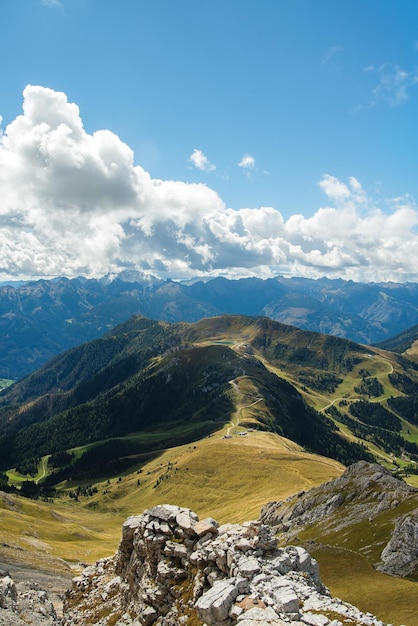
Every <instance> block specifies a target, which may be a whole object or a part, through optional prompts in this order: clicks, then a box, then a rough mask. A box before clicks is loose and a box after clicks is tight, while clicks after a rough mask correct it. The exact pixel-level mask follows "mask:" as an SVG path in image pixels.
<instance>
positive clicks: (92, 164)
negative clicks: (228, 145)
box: [0, 86, 418, 281]
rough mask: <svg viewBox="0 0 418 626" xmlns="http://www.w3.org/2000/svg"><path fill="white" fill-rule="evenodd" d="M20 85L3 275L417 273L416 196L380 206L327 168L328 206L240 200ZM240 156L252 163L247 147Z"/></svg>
mask: <svg viewBox="0 0 418 626" xmlns="http://www.w3.org/2000/svg"><path fill="white" fill-rule="evenodd" d="M23 96H24V102H23V113H22V115H19V116H18V117H17V118H16V119H15V120H13V121H12V122H11V123H10V124H9V125H8V126H7V127H6V128H5V129H4V131H3V134H2V135H0V188H1V194H0V268H1V272H0V279H6V278H11V277H14V278H35V277H41V276H54V275H66V276H70V277H71V276H76V275H79V274H84V275H87V276H100V275H103V274H106V273H108V272H115V271H118V270H121V269H123V268H133V267H136V268H138V269H142V270H145V271H149V272H151V273H154V274H158V275H160V276H163V277H165V276H168V277H171V278H187V277H190V276H198V275H208V274H211V275H215V274H222V275H229V276H231V277H239V276H248V275H256V276H264V277H266V276H271V275H275V274H279V273H284V274H287V275H299V276H310V277H319V276H323V275H325V276H329V277H333V276H341V277H343V278H351V279H353V280H365V281H367V280H385V281H386V280H395V281H396V280H398V281H404V280H417V278H418V235H417V232H416V231H417V227H418V210H417V207H416V205H415V202H414V200H413V198H410V197H404V198H402V197H400V198H395V199H393V200H392V202H391V203H390V204H389V205H388V206H385V207H384V209H385V210H383V209H382V208H381V207H378V206H376V204H375V202H374V201H372V200H371V199H370V198H369V197H368V195H367V193H366V191H365V190H364V189H363V187H362V185H361V184H360V182H359V181H358V180H357V179H356V178H354V177H350V178H349V179H348V181H346V182H344V181H341V180H339V179H338V178H336V177H334V176H331V175H329V174H326V175H324V176H323V178H322V180H321V181H320V182H319V185H320V187H321V189H322V190H323V192H324V194H325V196H326V203H325V204H326V206H324V207H322V208H318V210H317V211H316V212H315V214H314V215H312V216H311V217H309V218H307V217H304V216H303V215H293V216H292V217H290V218H289V219H288V220H287V221H285V220H284V219H283V216H282V215H281V213H280V212H279V211H277V210H276V209H274V208H273V207H260V208H254V209H249V208H242V209H239V210H233V209H230V208H228V207H227V206H226V205H225V203H224V202H223V201H222V199H221V198H220V197H219V195H218V194H217V193H216V192H215V191H214V190H213V189H210V188H209V187H207V186H206V185H202V184H188V183H185V182H181V181H166V180H156V179H152V178H151V176H150V174H149V173H148V172H146V171H145V170H144V169H143V168H141V167H140V166H135V165H134V158H133V152H132V150H131V149H130V148H129V146H127V145H126V144H125V143H123V142H122V141H121V140H120V139H119V138H118V137H117V136H116V135H115V134H114V133H112V132H110V131H108V130H99V131H96V132H94V133H92V134H89V133H87V132H86V131H85V129H84V127H83V123H82V120H81V117H80V112H79V109H78V107H77V106H76V105H75V104H72V103H69V102H68V100H67V97H66V96H65V94H63V93H59V92H55V91H53V90H51V89H46V88H44V87H37V86H28V87H26V89H25V90H24V93H23ZM195 152H196V151H195ZM203 156H204V155H203ZM244 159H246V160H244ZM241 163H242V165H241V167H244V169H245V168H249V169H250V171H251V168H252V167H254V166H255V162H254V159H253V158H252V157H250V155H246V157H244V158H243V160H242V161H241Z"/></svg>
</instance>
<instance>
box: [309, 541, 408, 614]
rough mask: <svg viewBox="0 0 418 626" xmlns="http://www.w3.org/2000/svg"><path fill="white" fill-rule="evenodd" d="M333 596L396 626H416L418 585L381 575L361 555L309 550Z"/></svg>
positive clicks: (338, 549)
mask: <svg viewBox="0 0 418 626" xmlns="http://www.w3.org/2000/svg"><path fill="white" fill-rule="evenodd" d="M309 550H310V552H311V554H312V555H313V556H314V557H315V558H316V559H317V560H318V562H319V566H320V574H321V578H322V581H323V582H324V584H325V585H326V586H327V587H328V588H329V590H330V591H331V593H332V595H333V596H337V597H339V598H342V599H343V600H345V601H347V602H350V603H351V604H354V605H355V606H357V607H359V608H360V609H361V610H362V611H365V612H367V611H370V612H371V613H373V614H375V615H377V617H378V618H379V619H381V620H382V621H383V622H385V623H388V624H389V623H390V624H393V625H394V626H400V625H401V624H404V625H405V626H416V623H417V617H416V616H417V614H418V595H417V592H416V591H417V587H416V583H413V582H411V581H409V580H404V579H402V578H395V577H394V576H388V575H386V574H383V573H382V572H378V571H376V570H375V569H373V567H372V566H371V565H370V564H369V563H367V561H366V560H365V559H363V558H362V557H361V556H360V555H358V554H356V553H354V552H352V551H350V550H344V549H340V548H334V547H329V546H322V547H315V548H312V546H310V547H309Z"/></svg>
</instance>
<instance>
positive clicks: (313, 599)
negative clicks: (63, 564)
mask: <svg viewBox="0 0 418 626" xmlns="http://www.w3.org/2000/svg"><path fill="white" fill-rule="evenodd" d="M329 612H332V613H333V614H334V615H335V616H341V622H338V621H334V622H331V621H330V620H329V619H328V618H327V617H326V614H327V613H328V614H329ZM315 620H316V621H315ZM321 620H322V621H321ZM289 622H291V623H293V624H294V625H295V626H306V625H309V626H337V625H338V624H339V623H350V624H352V625H353V626H354V625H362V626H383V624H382V622H380V621H379V620H377V619H376V618H375V617H373V616H369V615H368V614H367V615H365V614H364V613H362V612H361V611H359V610H358V609H356V608H355V607H353V606H351V605H349V604H346V603H344V602H342V601H341V600H338V599H333V598H331V596H330V594H329V592H328V590H327V589H326V588H325V587H324V586H323V584H322V582H321V580H320V577H319V572H318V565H317V563H316V561H315V560H314V559H312V557H311V556H310V555H309V554H308V552H307V551H306V550H304V549H303V548H300V547H296V546H287V547H285V548H278V547H277V543H276V540H275V538H274V536H273V534H272V532H271V529H270V528H269V527H267V526H265V525H264V524H263V523H262V522H261V521H260V520H258V521H254V522H247V523H245V524H244V525H242V526H241V525H239V524H224V525H222V526H219V524H218V523H217V522H216V521H215V520H213V519H212V518H208V519H206V520H202V521H201V522H199V520H198V518H197V516H196V514H195V513H193V512H192V511H190V510H188V509H183V508H181V507H176V506H172V505H161V506H158V507H153V508H152V509H149V510H148V511H145V512H144V513H143V515H140V516H135V517H131V518H129V519H128V520H127V521H126V522H125V524H124V525H123V530H122V539H121V543H120V546H119V550H118V552H117V554H116V555H114V556H113V557H110V558H108V559H102V560H100V561H98V562H97V563H96V565H95V566H94V567H89V568H86V569H85V570H84V571H83V573H82V575H81V576H79V577H77V578H75V579H74V580H73V584H72V588H71V589H70V590H69V591H68V592H67V594H66V599H65V602H64V614H63V621H62V624H63V626H76V625H81V624H96V625H97V626H108V625H109V624H112V626H127V625H131V626H139V625H141V626H152V625H155V626H178V625H181V624H188V623H193V624H202V625H203V624H206V626H235V625H238V626H273V625H274V626H280V625H283V626H284V625H285V624H289Z"/></svg>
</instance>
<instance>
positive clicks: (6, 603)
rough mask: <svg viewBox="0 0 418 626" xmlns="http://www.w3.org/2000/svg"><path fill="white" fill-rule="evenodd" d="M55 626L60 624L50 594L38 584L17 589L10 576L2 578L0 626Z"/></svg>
mask: <svg viewBox="0 0 418 626" xmlns="http://www.w3.org/2000/svg"><path fill="white" fill-rule="evenodd" d="M28 624H31V625H32V626H54V625H58V624H60V620H59V618H58V617H57V614H56V611H55V608H54V606H53V604H52V602H51V601H50V600H49V597H48V593H47V592H46V591H45V589H42V588H41V587H40V586H39V585H38V584H37V583H24V584H22V585H21V586H20V587H19V590H18V589H17V586H16V585H15V583H14V581H13V580H12V579H11V578H10V576H4V577H3V578H0V626H27V625H28Z"/></svg>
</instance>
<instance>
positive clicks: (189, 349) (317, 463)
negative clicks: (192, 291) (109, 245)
mask: <svg viewBox="0 0 418 626" xmlns="http://www.w3.org/2000/svg"><path fill="white" fill-rule="evenodd" d="M415 342H416V328H414V327H412V328H411V329H410V330H409V331H405V332H403V333H401V334H400V335H399V336H398V338H397V339H396V338H392V339H391V341H390V346H391V350H386V349H384V348H383V347H382V346H381V345H379V346H378V347H376V346H366V345H364V344H358V343H356V342H353V341H352V340H349V339H346V338H342V337H336V336H332V335H326V334H322V333H317V332H312V331H308V330H304V329H300V328H297V327H295V326H291V325H288V324H283V323H281V322H278V321H275V320H272V319H270V318H268V317H265V316H244V315H218V316H216V315H214V316H211V317H207V318H204V319H201V320H199V321H196V322H184V321H182V322H167V321H157V320H153V319H150V318H147V317H144V316H141V315H133V316H132V317H130V318H129V319H128V320H127V321H124V322H123V323H121V324H119V325H117V326H115V327H114V328H112V329H111V330H109V331H107V332H105V333H104V334H103V335H102V336H101V337H99V338H96V339H93V340H90V341H87V342H84V343H82V344H80V345H77V346H75V347H72V348H70V349H69V350H66V351H64V352H61V353H60V354H58V355H56V356H54V357H53V358H52V359H50V360H49V361H48V362H47V363H46V364H44V365H43V366H42V367H40V368H39V369H38V370H36V371H34V372H32V373H30V374H28V375H27V376H26V377H24V378H23V379H21V380H20V381H18V382H16V383H14V384H13V385H11V386H10V387H8V388H7V389H5V390H4V391H3V392H2V393H1V394H0V489H2V491H3V493H2V492H0V516H1V523H2V532H3V539H2V545H1V546H0V559H2V560H3V562H10V561H12V562H16V561H17V562H20V563H21V562H29V563H31V564H32V567H33V563H36V567H37V568H42V569H49V568H51V569H53V570H54V573H55V575H56V573H57V572H58V571H59V572H63V573H64V574H66V575H67V576H68V575H69V572H68V565H67V563H68V562H70V563H72V567H73V568H74V567H78V566H79V562H80V561H82V562H85V561H86V560H87V562H91V560H92V559H93V560H94V558H99V557H100V558H101V557H103V556H105V555H106V554H108V553H109V548H110V549H111V548H112V547H113V549H114V548H115V542H116V540H117V537H118V536H119V528H120V522H121V521H123V518H125V517H126V515H127V514H135V512H137V511H141V510H143V509H144V508H146V507H150V506H159V505H161V504H164V503H166V502H170V501H177V502H179V505H180V506H188V507H191V508H192V510H195V511H198V514H199V515H203V516H204V515H207V514H208V513H210V512H213V513H214V514H215V515H216V517H217V518H218V519H220V520H232V521H242V520H243V519H249V518H251V517H252V516H257V515H258V514H259V512H260V509H261V508H262V507H263V505H264V508H263V513H262V515H266V517H265V521H267V522H268V523H269V524H271V525H272V526H274V527H275V528H276V529H277V530H279V532H280V533H282V535H283V540H284V541H287V540H288V539H287V535H286V533H287V530H288V526H289V520H291V523H290V527H291V528H295V529H296V528H297V529H298V537H297V540H298V542H299V540H303V541H304V542H305V544H306V546H307V547H308V548H309V547H310V545H311V546H313V548H314V553H315V555H318V560H320V564H321V567H322V566H323V565H324V567H325V570H326V571H327V572H328V574H327V577H328V578H327V585H328V584H329V585H330V587H332V586H333V584H334V583H333V581H334V579H335V585H336V588H338V585H340V588H342V590H343V592H344V594H346V593H349V591H350V589H349V588H350V585H348V584H347V582H346V579H347V577H349V578H350V580H351V581H352V580H353V576H354V577H355V578H357V577H358V575H359V571H361V580H362V581H363V582H364V581H365V580H366V579H367V581H368V583H367V585H369V583H370V584H373V585H377V584H378V583H379V585H380V587H379V589H376V592H375V593H374V595H373V594H372V595H373V597H372V598H371V600H370V604H369V599H368V598H367V597H366V596H365V593H364V589H365V585H364V584H360V583H359V585H355V586H353V585H352V586H353V589H354V587H355V593H353V594H352V599H351V601H352V602H353V603H355V604H357V603H358V604H359V606H362V607H368V606H373V609H372V610H373V611H374V612H376V614H379V612H380V611H382V615H385V616H389V617H388V619H389V618H390V621H392V623H394V620H393V610H392V609H391V607H390V606H388V603H385V602H383V600H382V598H381V595H382V592H381V589H382V588H384V589H385V590H387V593H390V589H391V588H392V587H393V585H394V583H390V581H389V582H386V579H384V580H383V579H380V578H379V579H377V578H376V575H378V574H379V575H380V576H384V574H382V573H381V572H372V573H370V571H369V569H368V568H370V567H371V566H372V565H371V563H370V561H372V564H373V565H375V563H376V561H377V560H378V559H377V557H378V556H379V555H380V552H381V551H382V550H383V548H385V546H386V547H387V550H386V552H388V554H389V556H390V558H392V557H393V552H397V553H399V555H400V554H401V550H400V549H399V548H396V546H397V545H398V544H399V542H400V543H403V544H404V543H405V536H406V535H405V533H406V534H408V533H411V532H412V533H415V526H416V519H415V518H416V516H415V514H414V515H412V514H411V511H413V509H414V503H415V501H416V490H414V489H413V488H412V487H408V488H407V487H406V486H405V487H403V485H404V483H402V482H401V481H399V480H396V482H395V483H393V482H391V478H392V477H391V475H390V474H389V472H390V473H391V474H394V475H396V476H398V477H402V478H403V479H404V480H408V481H409V482H410V483H411V485H413V484H415V480H416V476H415V473H416V471H415V468H416V462H417V461H418V411H417V406H418V401H417V398H418V361H417V358H416V354H415V353H414V350H415ZM361 459H362V460H363V461H374V460H377V461H378V462H379V463H380V464H381V465H384V466H385V467H386V468H387V469H388V470H389V472H388V471H387V470H386V472H385V471H384V470H383V469H382V470H378V469H376V467H375V466H369V465H368V464H365V465H361V464H360V465H359V463H357V465H356V467H357V468H360V470H359V474H357V473H349V474H348V478H349V480H348V479H347V480H346V482H344V480H345V479H343V480H342V482H340V483H339V482H338V479H339V478H338V477H339V476H341V474H342V473H343V471H344V466H347V465H351V464H353V463H355V462H358V461H359V460H361ZM369 467H371V469H370V470H369V469H367V468H369ZM356 476H359V479H358V480H357V478H356ZM382 477H383V478H382ZM330 479H336V480H337V482H336V484H335V486H334V485H331V486H329V487H326V486H323V487H322V485H324V483H325V485H326V484H327V481H329V480H330ZM375 483H376V485H377V486H376V487H375V486H374V485H375ZM352 485H354V487H353V493H351V489H352ZM312 487H313V488H314V489H317V490H319V491H315V490H314V491H313V492H310V491H309V490H310V489H311V488H312ZM303 492H306V494H307V495H306V496H305V495H304V493H303ZM339 493H340V494H343V496H344V497H343V499H342V500H341V497H340V496H339ZM295 494H296V495H295ZM380 494H382V495H380ZM402 494H406V496H405V497H404V496H403V495H402ZM22 495H26V496H29V497H30V498H34V499H35V500H28V498H22ZM40 496H41V499H39V498H40ZM280 499H281V500H282V501H283V502H284V503H285V504H284V505H281V504H279V501H280ZM272 500H275V504H274V505H273V504H270V505H266V503H267V502H269V501H270V502H271V501H272ZM372 500H373V502H374V501H376V503H375V513H376V514H375V516H374V517H373V516H372V517H371V504H370V502H371V501H372ZM29 503H30V504H29ZM407 505H408V506H407ZM408 507H409V508H408ZM309 511H313V512H315V515H316V517H315V519H313V518H312V519H311V518H309V517H307V513H309ZM357 511H361V515H366V517H365V518H363V517H362V516H361V515H360V513H359V514H357ZM282 520H284V523H283V521H282ZM334 520H335V521H334ZM370 520H372V521H370ZM405 520H406V522H405ZM305 523H307V525H308V530H306V528H305V526H304V524H305ZM368 524H371V527H370V529H369V531H370V532H369V531H368V532H369V534H368V535H367V534H366V533H365V528H366V527H367V525H368ZM405 524H406V526H405ZM398 526H399V527H400V528H401V530H400V532H398V534H396V532H397V531H396V532H394V529H395V530H396V529H397V528H398ZM359 529H361V533H362V534H361V536H362V537H364V539H365V541H366V539H367V541H366V543H365V544H364V545H363V543H364V542H363V543H362V541H360V542H358V541H357V539H358V536H359V535H358V533H357V530H359ZM299 531H300V532H299ZM314 531H315V532H314ZM402 533H403V534H402ZM399 537H400V539H399ZM402 538H403V539H402ZM291 540H292V541H294V536H292V537H291ZM331 540H332V541H334V544H332V545H334V547H332V545H331ZM356 541H357V543H356ZM345 542H347V545H345ZM314 544H315V545H314ZM345 547H347V550H348V552H347V554H348V553H349V555H350V556H349V558H347V559H345V560H344V563H345V565H344V569H345V571H344V574H346V576H345V577H344V576H342V573H340V572H339V565H338V564H339V563H341V555H342V554H343V552H342V551H344V548H345ZM385 549H386V548H385ZM367 550H369V552H367ZM379 550H380V552H379ZM110 551H111V550H110ZM385 554H386V553H385ZM345 555H346V554H345V552H344V556H345ZM381 560H382V562H384V561H385V560H384V559H381ZM395 560H396V559H395ZM398 561H399V559H398ZM0 562H1V561H0ZM393 562H394V561H393V558H392V561H391V565H390V567H392V566H393ZM350 563H351V565H350ZM402 567H403V568H404V569H403V570H402V571H400V570H398V571H397V572H396V575H397V576H403V577H406V578H408V579H409V580H403V579H402V580H401V583H402V584H399V585H398V584H397V585H395V587H396V589H397V591H396V593H397V594H398V595H397V598H398V600H397V601H398V604H399V606H400V605H401V603H402V612H401V614H402V620H403V622H402V623H405V624H407V626H413V623H414V622H413V617H412V618H410V617H409V616H410V615H411V614H415V613H414V611H415V608H414V607H415V605H414V603H413V602H411V601H409V600H408V598H409V597H410V594H411V590H412V587H411V585H414V584H415V583H414V582H412V581H413V580H415V576H416V564H415V561H414V562H413V565H412V567H409V566H408V564H407V566H406V567H404V565H402ZM66 568H67V569H66ZM384 571H391V573H392V571H393V570H389V569H387V570H385V569H384ZM328 580H330V581H331V583H328ZM341 581H345V582H341ZM341 585H342V587H341ZM391 586H392V587H391ZM385 597H386V595H385ZM367 610H368V609H367ZM411 611H412V613H411ZM411 620H412V621H411ZM359 623H360V622H359ZM366 623H367V622H366Z"/></svg>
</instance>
